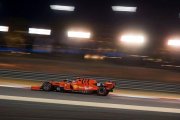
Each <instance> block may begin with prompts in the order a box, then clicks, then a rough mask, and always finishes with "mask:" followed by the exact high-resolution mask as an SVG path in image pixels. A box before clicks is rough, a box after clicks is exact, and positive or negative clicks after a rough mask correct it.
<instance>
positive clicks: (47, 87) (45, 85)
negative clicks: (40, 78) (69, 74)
mask: <svg viewBox="0 0 180 120" xmlns="http://www.w3.org/2000/svg"><path fill="white" fill-rule="evenodd" d="M42 89H43V90H44V91H51V90H52V85H51V83H49V82H44V83H43V85H42Z"/></svg>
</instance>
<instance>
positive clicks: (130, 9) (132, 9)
mask: <svg viewBox="0 0 180 120" xmlns="http://www.w3.org/2000/svg"><path fill="white" fill-rule="evenodd" d="M112 10H113V11H122V12H136V10H137V7H127V6H112Z"/></svg>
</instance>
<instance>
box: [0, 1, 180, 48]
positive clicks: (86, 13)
mask: <svg viewBox="0 0 180 120" xmlns="http://www.w3.org/2000/svg"><path fill="white" fill-rule="evenodd" d="M50 4H64V5H74V6H75V7H76V10H75V11H74V12H73V13H68V12H61V11H52V10H50V8H49V5H50ZM112 5H127V6H128V5H129V6H137V7H138V11H137V13H118V12H113V11H112V9H111V6H112ZM179 12H180V0H0V17H1V19H0V23H1V24H11V25H14V26H18V25H20V24H23V25H25V26H46V27H51V28H58V29H59V30H60V29H61V28H62V29H65V27H67V26H70V25H74V24H76V25H85V26H87V27H89V28H90V29H91V30H92V31H93V32H94V33H96V36H98V37H100V38H102V39H103V38H104V39H105V38H112V39H115V38H116V37H115V36H117V33H118V32H120V31H122V30H125V29H127V28H130V29H131V28H134V29H139V30H143V31H145V32H146V33H147V34H148V36H150V37H149V39H150V40H151V41H152V42H151V43H152V44H153V46H154V45H158V44H162V41H163V40H164V39H165V38H166V37H167V36H169V35H171V34H178V32H179V31H180V18H179V16H178V15H179ZM18 21H21V22H18Z"/></svg>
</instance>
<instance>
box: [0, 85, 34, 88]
mask: <svg viewBox="0 0 180 120" xmlns="http://www.w3.org/2000/svg"><path fill="white" fill-rule="evenodd" d="M0 87H9V88H21V89H28V88H29V89H30V88H31V86H29V85H18V84H8V85H7V84H3V85H0Z"/></svg>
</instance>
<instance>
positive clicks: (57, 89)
mask: <svg viewBox="0 0 180 120" xmlns="http://www.w3.org/2000/svg"><path fill="white" fill-rule="evenodd" d="M63 90H64V89H63V88H62V87H59V86H57V87H56V91H57V92H63Z"/></svg>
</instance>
